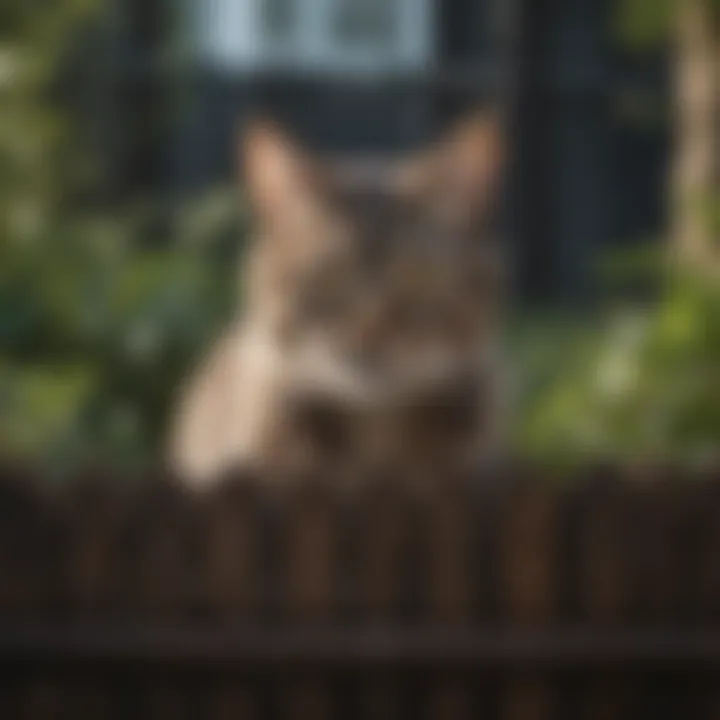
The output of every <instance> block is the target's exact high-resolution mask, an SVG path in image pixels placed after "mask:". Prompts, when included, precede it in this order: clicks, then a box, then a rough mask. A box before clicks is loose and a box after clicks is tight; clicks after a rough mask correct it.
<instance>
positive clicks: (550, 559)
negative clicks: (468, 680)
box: [499, 484, 558, 720]
mask: <svg viewBox="0 0 720 720" xmlns="http://www.w3.org/2000/svg"><path fill="white" fill-rule="evenodd" d="M504 500H505V508H504V514H503V522H504V526H503V527H502V531H501V532H502V535H501V538H499V539H500V541H501V546H500V547H499V552H500V555H501V557H500V568H501V569H500V572H501V583H502V591H503V599H504V612H505V619H506V622H507V623H508V624H509V627H512V628H525V629H535V630H537V629H543V628H545V627H547V625H548V624H549V623H550V622H551V621H552V619H553V614H554V611H555V600H556V598H555V590H556V581H557V571H558V568H557V567H556V529H557V528H556V524H557V512H556V510H557V507H556V505H557V502H556V501H557V497H556V494H555V493H553V492H552V491H551V490H549V489H547V488H546V487H544V486H541V485H540V484H526V485H525V484H523V485H522V486H521V487H519V488H518V490H517V491H515V492H513V493H512V494H507V495H506V496H505V498H504ZM501 717H502V718H503V720H545V719H546V718H550V717H552V693H551V689H550V686H549V679H548V677H547V675H546V674H543V673H542V672H541V671H539V670H535V669H529V670H521V671H519V673H518V674H517V676H516V678H515V679H513V680H512V682H511V684H510V686H509V693H508V695H507V697H506V698H505V699H504V702H503V705H502V708H501Z"/></svg>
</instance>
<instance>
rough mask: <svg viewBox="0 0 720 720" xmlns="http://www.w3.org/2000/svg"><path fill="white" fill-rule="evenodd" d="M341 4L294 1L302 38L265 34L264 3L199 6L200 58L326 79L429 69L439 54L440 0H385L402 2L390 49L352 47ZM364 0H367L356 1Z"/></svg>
mask: <svg viewBox="0 0 720 720" xmlns="http://www.w3.org/2000/svg"><path fill="white" fill-rule="evenodd" d="M339 1H340V0H293V2H295V3H297V4H298V9H297V16H298V17H300V18H301V19H302V21H301V23H300V24H299V25H298V26H297V27H298V31H297V33H296V37H295V38H294V39H291V40H290V41H287V40H285V41H283V40H282V39H273V38H270V37H268V36H267V35H264V33H263V18H262V15H261V13H262V6H261V2H262V0H204V3H203V4H202V5H200V3H198V4H197V5H195V10H194V14H195V18H194V19H195V26H196V27H198V29H199V30H198V32H197V37H198V38H199V43H198V44H199V55H200V57H201V58H202V59H204V60H208V61H209V62H210V63H211V64H213V65H217V66H220V67H222V68H223V69H226V70H229V71H232V72H243V71H251V70H264V69H268V70H275V71H281V72H287V71H291V72H297V71H298V70H299V71H303V72H312V73H315V74H323V75H343V76H347V75H353V74H359V75H375V74H381V75H388V74H392V73H395V72H415V71H417V72H419V71H423V70H424V69H426V68H427V67H428V65H429V64H430V63H431V62H432V61H433V58H434V53H435V38H434V23H433V20H434V14H435V10H436V3H437V1H438V0H385V1H386V2H396V3H397V4H398V13H399V21H398V23H397V26H398V31H399V36H398V37H397V38H396V39H395V40H393V41H392V42H390V43H388V46H387V51H386V52H383V51H380V50H378V48H377V46H375V47H370V46H369V45H368V46H367V47H355V48H349V47H347V46H346V45H343V43H342V42H341V41H340V40H339V39H337V38H336V39H334V38H333V35H332V29H331V25H332V11H333V9H334V8H335V7H337V3H338V2H339ZM355 1H356V2H362V0H355Z"/></svg>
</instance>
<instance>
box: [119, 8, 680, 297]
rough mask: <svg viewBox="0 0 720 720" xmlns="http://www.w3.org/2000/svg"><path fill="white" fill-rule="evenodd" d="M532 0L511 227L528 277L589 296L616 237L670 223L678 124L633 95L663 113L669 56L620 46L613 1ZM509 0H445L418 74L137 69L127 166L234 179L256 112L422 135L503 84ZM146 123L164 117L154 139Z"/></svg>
mask: <svg viewBox="0 0 720 720" xmlns="http://www.w3.org/2000/svg"><path fill="white" fill-rule="evenodd" d="M520 5H521V6H520V7H519V12H518V14H517V17H518V20H519V25H518V28H517V29H518V33H517V53H516V55H515V57H514V58H513V59H514V60H516V61H517V65H516V67H514V68H513V69H514V70H517V73H516V75H515V76H514V77H515V78H516V79H517V81H518V82H517V94H516V96H515V100H516V104H515V106H514V110H515V123H514V128H513V130H514V132H513V143H512V150H513V154H514V159H515V162H514V163H513V165H512V169H513V172H512V177H511V187H510V193H509V199H508V218H507V220H508V222H507V230H508V234H509V236H510V239H511V241H512V243H513V248H514V250H515V252H516V256H517V265H518V267H519V270H520V273H519V278H520V283H519V284H520V287H521V288H522V289H524V290H526V291H527V293H528V294H529V295H530V296H531V297H533V298H548V297H557V296H562V297H565V298H569V299H572V300H573V301H575V300H581V299H584V298H587V297H591V296H592V295H593V287H594V280H595V269H596V268H597V266H598V258H599V257H600V255H602V253H604V252H605V251H606V249H608V248H610V247H613V246H615V245H618V244H623V243H628V242H630V241H631V240H633V239H641V238H645V237H648V236H652V235H656V234H658V233H659V231H660V228H661V225H662V221H663V207H664V203H663V182H664V165H665V162H666V157H667V153H668V148H669V143H668V129H667V123H666V122H664V121H662V119H660V120H658V118H657V117H655V118H654V119H652V118H651V119H648V117H638V111H637V108H635V109H633V102H635V104H637V100H638V98H641V99H643V98H644V102H645V104H646V105H647V104H648V103H649V105H650V106H652V107H653V108H655V113H656V115H659V116H660V117H661V118H662V116H663V113H666V112H667V106H668V98H667V92H668V91H667V87H668V82H667V73H666V67H665V60H664V58H662V57H661V56H658V57H655V58H650V59H646V60H644V61H643V62H639V61H638V60H637V57H635V56H632V54H627V53H621V52H619V51H618V49H617V47H616V44H615V42H614V40H613V36H612V27H611V25H612V23H611V20H612V18H611V14H610V13H611V3H607V2H605V0H520ZM498 9H507V4H506V3H505V0H502V4H498V3H497V2H496V1H495V0H442V2H441V3H439V14H438V17H439V20H440V24H439V27H438V29H437V39H438V43H439V48H440V62H439V63H438V67H437V68H435V70H434V74H433V75H432V76H431V77H425V78H422V79H421V80H420V81H409V80H406V81H405V82H403V83H400V84H392V83H391V84H387V85H378V84H369V83H368V84H362V83H361V84H353V83H349V82H345V81H335V82H332V81H327V82H319V81H318V80H317V79H302V78H295V79H290V78H288V77H284V78H278V77H275V78H267V77H266V78H259V77H256V78H249V77H247V76H242V75H236V76H232V75H223V74H220V73H218V72H213V71H211V70H209V69H207V68H206V69H202V68H196V69H195V70H194V71H193V72H192V73H191V74H190V75H188V76H185V77H183V78H181V79H179V80H177V79H176V80H175V82H174V84H173V85H170V84H169V83H168V81H167V78H165V79H162V78H160V80H159V81H158V82H157V83H156V86H155V90H153V86H152V83H149V82H142V81H141V78H142V73H138V74H137V77H136V78H135V79H134V80H133V81H132V82H131V83H130V86H129V88H126V93H127V97H128V98H129V101H128V102H127V103H119V106H121V107H124V108H125V110H124V111H125V112H126V113H127V114H128V118H129V119H128V122H127V128H125V130H126V135H129V136H131V137H129V139H127V141H126V142H125V143H124V144H123V147H124V148H125V149H124V151H123V152H122V153H119V155H120V159H121V161H122V163H124V171H125V172H129V173H130V174H131V177H132V180H131V184H132V183H134V184H135V185H136V186H137V187H147V186H148V185H152V184H155V185H156V186H158V185H159V187H161V188H162V189H163V190H168V191H170V192H172V193H173V194H174V195H175V196H176V197H178V198H180V199H182V197H183V196H184V195H185V194H186V193H188V192H193V191H195V190H197V189H199V188H202V187H205V186H207V185H209V184H214V183H217V182H222V181H224V180H227V179H229V178H230V177H231V176H232V174H233V173H234V163H235V154H234V151H233V135H234V133H235V132H236V128H237V124H238V118H242V117H244V116H247V115H249V114H251V113H256V112H258V111H260V112H266V113H268V114H271V115H273V116H276V117H278V118H279V119H281V120H283V121H285V122H286V123H287V124H288V125H289V126H290V127H291V128H293V130H294V131H295V132H296V133H297V134H298V135H299V136H301V137H302V138H304V139H305V140H306V141H307V142H309V143H310V144H312V145H313V146H315V147H318V148H321V149H325V150H342V151H347V150H354V151H358V152H360V151H373V152H382V151H387V150H397V149H401V148H406V147H413V146H417V145H419V144H421V143H422V142H424V141H426V140H427V139H428V138H430V137H432V136H433V135H436V134H437V133H438V132H439V131H440V130H441V128H443V127H444V126H445V125H446V124H447V123H448V122H450V121H451V120H452V119H453V118H454V117H455V116H457V115H458V114H461V113H462V112H463V111H464V110H465V109H466V108H468V107H469V106H472V105H475V104H476V103H478V102H480V101H488V100H489V101H490V102H493V101H494V99H495V98H496V93H495V91H496V90H497V86H494V85H493V82H496V81H497V77H499V75H498V73H497V71H498V70H502V69H503V67H504V63H506V61H507V60H508V56H507V54H505V53H504V50H505V47H504V45H503V42H505V40H506V36H505V35H503V33H502V26H501V25H499V24H498V23H499V20H501V19H502V18H500V17H499V16H498V14H497V12H498ZM146 20H147V19H146ZM148 22H149V21H148ZM149 26H150V27H154V26H153V25H152V23H150V25H149ZM143 27H144V26H143ZM141 44H142V43H141ZM140 55H141V54H140ZM138 56H139V55H138ZM497 60H500V62H496V61H497ZM486 83H487V84H486ZM120 87H122V83H120ZM133 93H134V94H133ZM641 104H642V103H641ZM628 106H629V109H628ZM132 108H135V109H134V110H132ZM133 113H134V114H133ZM640 114H641V115H642V112H641V113H640ZM651 114H652V113H651ZM646 115H647V113H646ZM158 117H159V118H165V119H166V124H165V125H164V130H163V131H162V132H158V131H157V124H153V123H155V122H156V121H155V120H153V121H152V122H150V121H149V120H148V118H155V119H157V118H158ZM133 118H135V119H134V120H133ZM160 123H161V124H162V120H161V121H160ZM143 124H145V126H146V127H153V128H155V130H154V134H152V135H151V136H150V137H152V142H151V143H149V142H148V140H147V139H148V137H149V136H148V133H147V132H143ZM143 138H145V139H144V140H143Z"/></svg>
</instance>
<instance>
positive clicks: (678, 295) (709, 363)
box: [522, 272, 720, 462]
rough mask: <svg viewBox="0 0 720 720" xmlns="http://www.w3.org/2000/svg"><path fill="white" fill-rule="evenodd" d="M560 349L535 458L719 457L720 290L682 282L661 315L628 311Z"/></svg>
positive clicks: (654, 310) (536, 420) (534, 421)
mask: <svg viewBox="0 0 720 720" xmlns="http://www.w3.org/2000/svg"><path fill="white" fill-rule="evenodd" d="M552 344H553V346H554V347H556V348H558V349H557V355H556V357H555V363H556V367H557V372H556V373H555V375H554V376H553V377H550V378H548V379H547V381H546V383H545V384H544V385H543V386H541V387H536V388H535V392H534V394H533V395H531V396H530V397H529V399H528V407H527V408H526V414H525V419H524V423H523V432H522V441H523V444H524V447H525V449H526V450H528V451H529V452H530V453H531V454H533V455H535V456H540V457H545V458H556V459H557V458H560V459H563V460H575V461H582V460H585V459H587V458H588V457H596V456H601V457H605V456H612V457H617V456H620V457H628V458H638V457H652V458H656V459H673V460H677V461H682V462H699V461H703V460H707V459H708V458H709V457H711V456H713V455H714V456H715V457H717V454H718V452H719V451H720V373H719V372H718V368H720V287H719V286H718V283H717V282H715V281H712V280H709V279H708V278H701V277H695V276H688V275H679V274H678V273H677V272H675V273H673V275H672V276H671V282H670V284H669V287H668V289H667V292H666V294H665V296H664V297H663V298H662V300H661V301H660V302H659V304H658V305H657V306H653V307H634V306H630V305H626V306H622V307H620V308H618V309H616V310H615V311H614V312H613V313H611V314H610V315H609V316H607V317H602V318H598V319H597V320H596V329H595V331H594V332H591V333H588V332H587V329H586V328H582V329H580V328H578V329H573V328H569V329H568V330H567V335H566V338H565V339H564V340H561V341H558V340H557V338H554V339H553V340H552ZM525 357H526V358H527V357H532V356H530V355H527V354H526V355H525Z"/></svg>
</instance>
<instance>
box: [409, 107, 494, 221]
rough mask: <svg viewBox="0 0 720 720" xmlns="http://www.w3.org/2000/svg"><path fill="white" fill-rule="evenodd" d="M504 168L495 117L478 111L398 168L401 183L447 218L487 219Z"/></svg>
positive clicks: (460, 219) (492, 114) (465, 219)
mask: <svg viewBox="0 0 720 720" xmlns="http://www.w3.org/2000/svg"><path fill="white" fill-rule="evenodd" d="M504 164H505V138H504V133H503V127H502V123H501V121H500V118H499V117H498V116H497V115H495V114H494V113H489V112H477V113H474V114H473V115H471V116H470V117H467V118H465V119H464V120H462V121H461V122H460V123H458V124H457V125H456V126H455V127H454V128H453V129H452V130H451V131H450V133H448V134H447V135H446V136H445V138H443V139H442V140H441V142H440V143H439V144H438V145H437V146H436V147H435V148H433V149H432V150H430V151H429V152H428V153H425V154H424V155H423V156H422V157H421V158H418V159H416V160H414V161H409V162H408V163H406V164H405V165H404V167H403V168H402V169H401V175H400V182H401V183H402V184H403V185H404V187H405V188H406V189H407V190H408V191H410V192H415V193H418V192H419V193H423V194H424V195H425V199H426V201H427V202H429V203H431V204H432V205H434V206H435V207H437V208H438V209H439V210H440V211H442V213H443V215H444V216H446V217H447V218H448V219H455V220H459V221H469V220H474V219H480V218H483V217H485V216H486V215H487V213H488V212H489V211H490V210H491V209H492V206H493V205H494V203H495V202H496V201H497V199H498V195H499V191H500V186H501V180H502V171H503V166H504Z"/></svg>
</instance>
